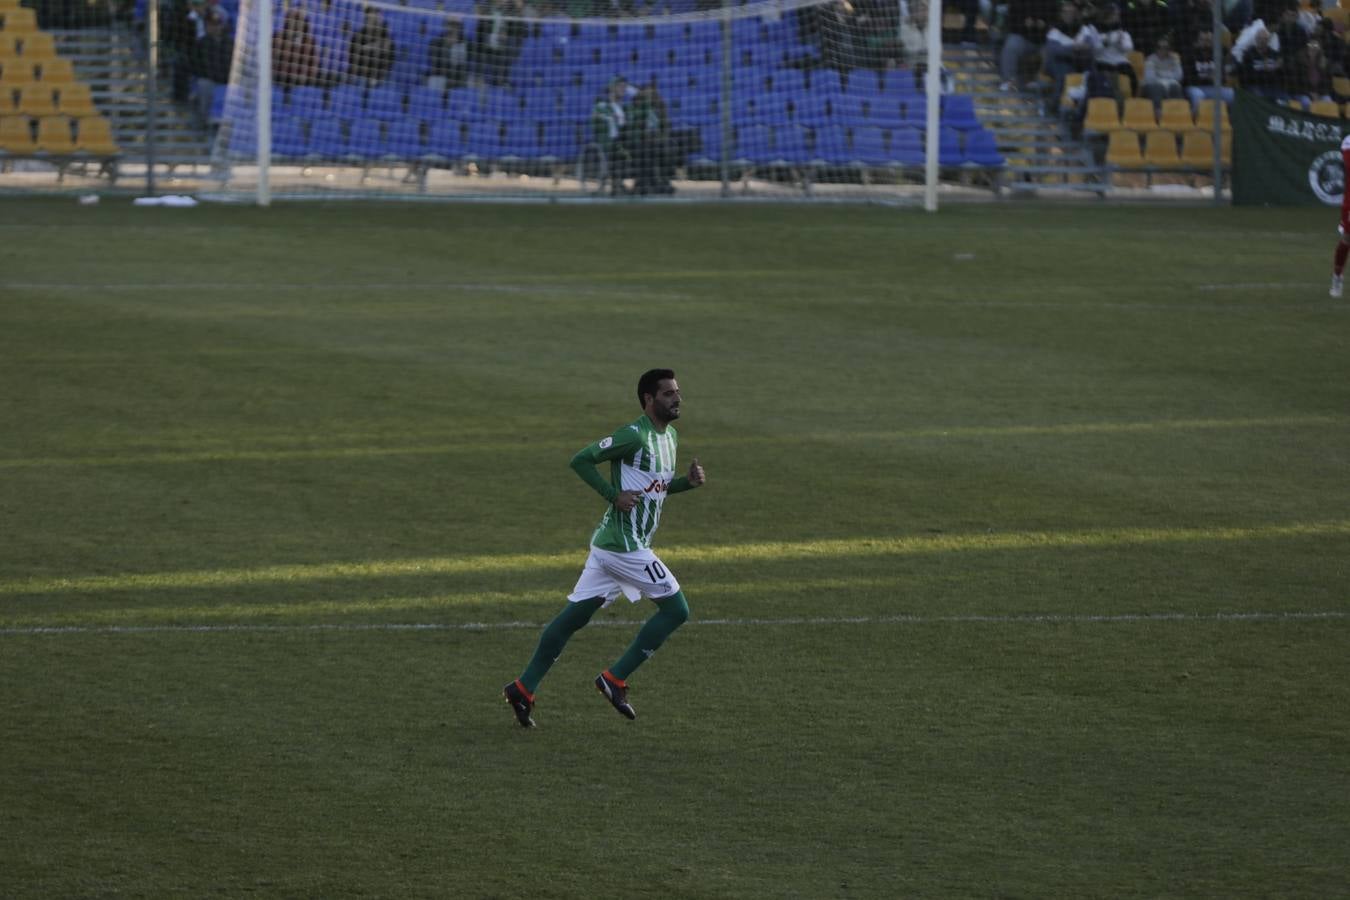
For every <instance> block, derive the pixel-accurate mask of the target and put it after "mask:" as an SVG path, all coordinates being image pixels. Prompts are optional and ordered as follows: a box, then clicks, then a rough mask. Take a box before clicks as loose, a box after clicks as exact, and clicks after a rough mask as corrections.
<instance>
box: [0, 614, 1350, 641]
mask: <svg viewBox="0 0 1350 900" xmlns="http://www.w3.org/2000/svg"><path fill="white" fill-rule="evenodd" d="M1347 619H1350V611H1339V610H1327V611H1302V612H1218V613H1185V612H1156V613H1100V614H1092V613H1076V614H1067V613H1026V614H1020V615H1018V614H1013V615H993V614H979V613H972V614H968V615H953V616H921V615H904V614H901V615H894V616H802V617H787V618H711V619H697V618H695V619H691V620H690V621H689V624H690V625H692V626H695V627H699V628H716V627H737V626H746V625H750V626H760V627H784V628H792V627H803V626H804V627H810V628H814V627H827V626H839V625H1116V624H1122V625H1131V624H1155V623H1166V622H1179V623H1206V622H1309V621H1344V620H1347ZM547 624H548V623H547V622H519V621H513V622H456V623H447V622H330V623H312V624H306V625H276V624H267V623H256V624H250V623H237V624H221V625H190V624H183V625H31V626H16V627H6V628H0V637H28V636H37V635H49V636H57V637H60V636H62V635H125V634H241V633H248V634H256V633H263V634H304V633H326V632H337V633H361V632H473V631H511V630H518V629H529V630H538V629H541V628H544V627H545V626H546V625H547ZM641 624H642V620H641V619H600V620H597V621H593V622H591V623H590V625H589V626H588V627H592V628H595V627H600V628H633V627H637V626H640V625H641Z"/></svg>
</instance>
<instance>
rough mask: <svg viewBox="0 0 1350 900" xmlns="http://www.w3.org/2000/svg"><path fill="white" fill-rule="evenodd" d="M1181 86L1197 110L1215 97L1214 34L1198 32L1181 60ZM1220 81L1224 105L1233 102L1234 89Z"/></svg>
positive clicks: (1219, 92)
mask: <svg viewBox="0 0 1350 900" xmlns="http://www.w3.org/2000/svg"><path fill="white" fill-rule="evenodd" d="M1181 68H1182V79H1181V85H1182V87H1183V89H1184V90H1185V92H1186V97H1187V98H1188V99H1189V100H1190V101H1191V108H1192V109H1195V108H1196V107H1198V106H1199V105H1200V103H1201V102H1202V101H1204V100H1207V99H1213V98H1214V96H1215V88H1214V32H1213V31H1197V32H1196V33H1195V39H1194V41H1193V43H1192V44H1191V46H1190V47H1189V48H1188V49H1187V51H1186V53H1185V55H1184V56H1182V58H1181ZM1225 80H1226V79H1223V78H1221V79H1219V82H1220V86H1219V88H1218V92H1217V93H1218V96H1219V98H1220V99H1221V100H1223V102H1224V103H1232V102H1233V89H1232V88H1231V87H1228V86H1226V85H1224V84H1223V82H1224V81H1225Z"/></svg>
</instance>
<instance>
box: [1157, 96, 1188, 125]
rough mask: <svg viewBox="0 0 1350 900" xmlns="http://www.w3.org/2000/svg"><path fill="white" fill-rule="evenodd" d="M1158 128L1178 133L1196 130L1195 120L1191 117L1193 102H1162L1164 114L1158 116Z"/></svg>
mask: <svg viewBox="0 0 1350 900" xmlns="http://www.w3.org/2000/svg"><path fill="white" fill-rule="evenodd" d="M1158 127H1159V128H1166V129H1168V130H1170V131H1176V132H1183V131H1189V130H1190V129H1191V128H1194V127H1195V119H1193V118H1192V117H1191V101H1189V100H1179V99H1172V100H1164V101H1163V102H1162V114H1161V115H1159V116H1158Z"/></svg>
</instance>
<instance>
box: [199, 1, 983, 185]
mask: <svg viewBox="0 0 1350 900" xmlns="http://www.w3.org/2000/svg"><path fill="white" fill-rule="evenodd" d="M273 2H275V3H276V5H275V6H273V5H272V4H273ZM418 2H419V0H407V3H406V4H404V5H393V4H388V3H381V2H359V0H241V3H240V6H239V11H238V16H239V25H238V32H237V34H238V39H237V40H236V43H235V58H234V63H233V67H232V75H231V79H230V82H229V85H228V89H227V90H226V91H225V92H224V95H225V96H224V100H223V107H222V108H221V110H220V116H219V121H220V128H219V132H218V135H217V138H216V142H215V144H214V150H213V163H214V166H215V169H216V172H217V175H218V177H219V178H220V183H221V184H222V186H223V190H224V192H225V193H227V194H228V193H233V194H238V195H240V196H241V197H251V196H253V195H254V194H255V193H256V192H257V191H258V187H259V183H260V181H263V182H265V184H266V191H267V192H268V193H269V194H270V196H276V197H293V196H306V195H309V196H313V195H320V196H340V195H358V196H381V195H388V196H391V197H482V198H514V197H522V198H526V197H536V198H553V199H568V198H601V197H603V198H613V197H632V196H679V197H689V198H698V197H728V196H729V197H743V196H748V197H756V198H772V197H783V198H802V197H819V198H840V199H853V200H856V199H868V200H877V201H884V202H891V201H898V200H902V199H904V198H910V199H913V200H916V201H917V200H921V199H923V198H924V196H925V176H926V173H927V168H926V164H927V162H928V159H929V157H930V155H933V154H936V158H935V160H934V163H935V165H934V171H933V173H932V178H934V179H935V178H937V177H941V178H942V179H943V180H944V181H946V182H948V183H950V184H952V185H957V184H961V185H966V186H968V187H969V189H971V190H980V191H981V192H987V191H988V190H989V189H990V187H991V186H993V185H995V184H996V183H997V178H998V174H999V172H1000V170H1001V168H1002V165H1003V159H1002V157H1001V156H1000V155H999V153H998V149H997V146H996V142H995V141H994V138H993V135H992V133H990V132H989V131H988V130H987V129H985V128H984V127H983V126H982V125H981V123H980V122H979V121H978V119H977V118H976V116H975V114H974V108H973V105H972V103H971V102H970V101H971V98H970V97H968V96H963V95H961V94H956V93H946V94H943V93H942V92H941V90H940V88H941V84H940V81H941V80H940V79H937V80H935V81H934V84H933V86H932V87H933V91H932V93H931V94H930V92H929V84H928V81H929V80H928V79H927V78H926V76H925V72H926V71H928V65H927V61H928V58H929V57H928V54H929V53H930V52H932V53H933V55H934V57H936V55H937V42H936V41H934V42H933V43H932V45H931V47H930V45H929V42H928V31H929V28H928V21H929V15H930V11H929V9H928V7H927V6H926V5H925V4H923V3H921V2H909V3H902V2H898V0H888V2H861V0H859V2H856V3H855V0H827V2H822V0H812V2H807V0H770V2H760V3H751V4H748V5H743V6H735V7H725V8H724V7H721V6H720V4H717V5H714V6H713V7H712V8H709V3H708V2H707V0H655V2H653V3H651V4H650V5H645V4H635V3H634V0H559V2H554V3H550V4H547V5H542V6H540V7H533V6H530V5H527V4H525V3H523V2H522V0H480V2H479V3H477V4H476V5H474V4H471V3H469V2H467V0H449V2H437V3H436V4H435V8H431V7H430V4H429V3H428V5H427V7H426V8H423V7H422V6H419V5H417V4H418ZM714 3H715V0H714ZM269 9H270V12H269ZM263 48H267V49H269V50H270V52H269V54H268V56H267V58H266V59H262V58H261V57H260V50H261V49H263ZM268 70H270V72H269V71H268ZM930 106H931V107H932V108H931V110H930ZM260 110H262V111H263V115H262V116H261V117H260V115H259V112H260ZM930 112H931V113H932V115H931V116H930ZM260 126H261V127H260ZM930 135H931V143H930ZM930 185H931V182H930ZM930 191H931V187H930Z"/></svg>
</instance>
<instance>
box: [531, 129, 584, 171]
mask: <svg viewBox="0 0 1350 900" xmlns="http://www.w3.org/2000/svg"><path fill="white" fill-rule="evenodd" d="M579 148H580V143H579V141H578V140H577V129H576V126H575V125H570V124H567V123H562V122H554V123H546V124H545V125H544V139H543V143H542V144H541V146H540V147H539V151H540V154H541V157H540V158H541V159H544V160H550V161H556V162H570V161H571V160H574V159H576V157H577V152H578V150H579Z"/></svg>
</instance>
